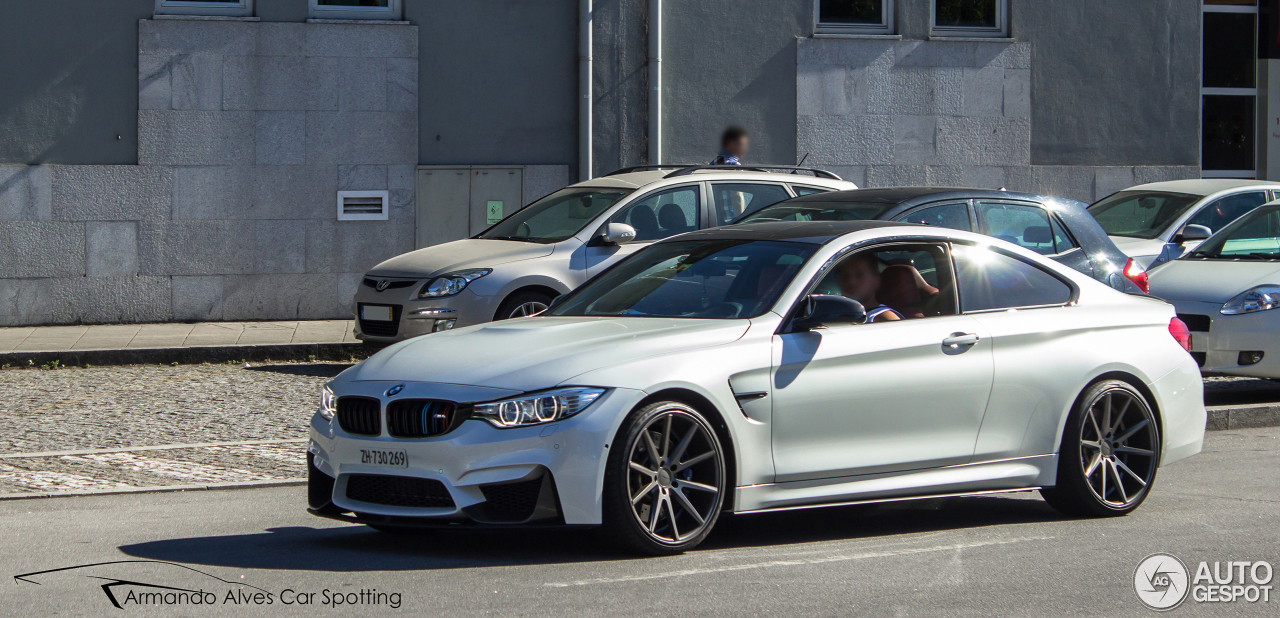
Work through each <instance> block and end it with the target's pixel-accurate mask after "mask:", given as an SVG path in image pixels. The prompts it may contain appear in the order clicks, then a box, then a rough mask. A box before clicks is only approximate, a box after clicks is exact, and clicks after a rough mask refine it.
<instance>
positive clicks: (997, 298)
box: [953, 245, 1071, 311]
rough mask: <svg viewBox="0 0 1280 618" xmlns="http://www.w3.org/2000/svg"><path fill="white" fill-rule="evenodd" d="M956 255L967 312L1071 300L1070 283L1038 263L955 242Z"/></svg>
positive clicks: (1063, 302) (963, 300) (962, 299)
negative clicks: (1048, 271)
mask: <svg viewBox="0 0 1280 618" xmlns="http://www.w3.org/2000/svg"><path fill="white" fill-rule="evenodd" d="M953 255H954V256H955V260H956V276H957V278H958V279H959V281H960V308H961V309H963V310H964V311H987V310H990V309H1009V308H1013V307H1038V306H1042V305H1063V304H1066V303H1067V301H1070V300H1071V286H1069V285H1067V284H1066V283H1064V282H1063V281H1062V280H1061V279H1058V278H1057V277H1055V276H1053V275H1051V274H1049V273H1047V272H1045V271H1043V270H1041V269H1040V268H1039V267H1038V266H1033V265H1031V264H1028V263H1027V262H1023V261H1022V260H1019V259H1017V258H1013V257H1010V256H1008V255H1005V254H1003V253H1000V252H998V251H992V250H990V249H987V248H983V247H971V246H966V245H956V247H955V250H954V252H953Z"/></svg>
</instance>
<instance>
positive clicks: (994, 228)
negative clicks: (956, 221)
mask: <svg viewBox="0 0 1280 618" xmlns="http://www.w3.org/2000/svg"><path fill="white" fill-rule="evenodd" d="M978 225H980V226H981V228H982V230H981V231H982V233H983V234H986V235H988V236H995V237H996V238H999V239H1000V240H1004V241H1007V242H1011V243H1013V244H1015V245H1020V246H1022V247H1024V248H1027V249H1030V250H1032V251H1035V252H1036V253H1039V254H1040V255H1053V254H1055V253H1057V252H1058V250H1057V249H1056V248H1055V247H1054V242H1053V229H1052V228H1051V227H1050V226H1049V213H1047V212H1045V211H1044V209H1043V208H1040V207H1038V206H1024V205H1020V204H1000V203H990V202H978Z"/></svg>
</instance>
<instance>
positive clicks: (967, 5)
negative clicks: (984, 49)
mask: <svg viewBox="0 0 1280 618" xmlns="http://www.w3.org/2000/svg"><path fill="white" fill-rule="evenodd" d="M932 26H933V28H932V31H931V34H932V35H933V36H935V37H982V38H1004V37H1007V36H1009V2H1008V0H933V15H932Z"/></svg>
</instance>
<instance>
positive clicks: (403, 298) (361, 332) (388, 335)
mask: <svg viewBox="0 0 1280 618" xmlns="http://www.w3.org/2000/svg"><path fill="white" fill-rule="evenodd" d="M396 281H401V280H396ZM404 281H408V280H407V279H406V280H404ZM426 281H427V280H426V279H421V280H416V281H413V283H412V285H410V286H408V287H403V288H396V289H387V290H384V291H382V292H379V291H377V290H376V289H375V288H371V287H369V286H367V285H365V284H364V283H363V281H362V282H361V283H360V285H359V286H358V287H357V288H356V295H355V298H354V299H353V300H352V303H351V314H352V315H353V316H355V318H356V320H355V337H356V339H360V340H362V341H370V342H375V343H395V342H397V341H403V340H405V339H409V338H411V337H417V336H420V335H427V334H430V333H432V332H435V328H436V322H437V321H438V320H439V321H443V320H454V322H453V325H452V328H461V327H463V326H471V325H472V324H480V323H482V322H488V321H490V320H492V319H493V315H494V313H495V312H497V310H498V306H497V302H498V301H496V300H495V298H494V297H493V296H484V295H479V294H476V293H475V291H474V289H473V288H472V286H468V287H467V289H464V290H462V292H460V293H458V294H457V295H454V296H449V297H446V298H431V299H420V298H418V289H419V288H421V287H422V284H424V283H426ZM365 304H369V305H383V306H391V307H394V308H395V309H394V319H393V321H392V324H388V323H386V322H373V321H366V320H363V319H361V315H360V306H361V305H365Z"/></svg>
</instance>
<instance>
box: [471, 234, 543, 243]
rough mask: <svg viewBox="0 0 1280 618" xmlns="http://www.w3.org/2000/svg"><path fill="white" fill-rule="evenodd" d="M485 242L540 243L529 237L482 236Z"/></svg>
mask: <svg viewBox="0 0 1280 618" xmlns="http://www.w3.org/2000/svg"><path fill="white" fill-rule="evenodd" d="M480 238H483V239H485V240H514V241H516V242H534V243H536V242H538V241H536V240H534V239H532V238H529V237H528V236H481V237H480Z"/></svg>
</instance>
